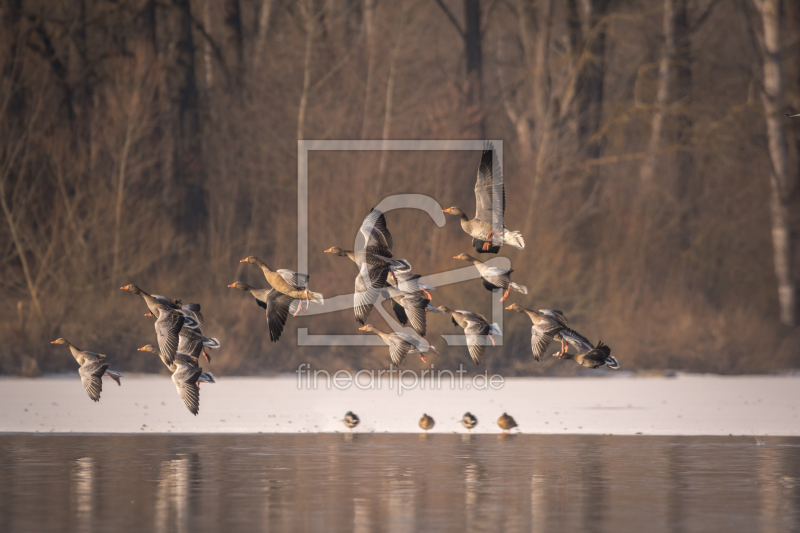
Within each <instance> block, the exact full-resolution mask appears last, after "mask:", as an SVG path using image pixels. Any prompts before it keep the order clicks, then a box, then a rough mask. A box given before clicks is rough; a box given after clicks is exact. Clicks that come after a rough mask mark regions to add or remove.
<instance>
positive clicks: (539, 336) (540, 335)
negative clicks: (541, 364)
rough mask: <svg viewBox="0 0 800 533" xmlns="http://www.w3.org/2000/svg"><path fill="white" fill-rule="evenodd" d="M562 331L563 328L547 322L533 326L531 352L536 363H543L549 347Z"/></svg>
mask: <svg viewBox="0 0 800 533" xmlns="http://www.w3.org/2000/svg"><path fill="white" fill-rule="evenodd" d="M560 330H561V326H559V325H557V324H553V323H552V322H550V321H547V320H544V321H542V322H540V323H538V324H535V325H533V326H531V350H532V351H533V358H534V359H535V360H536V361H541V359H542V356H543V355H544V353H545V352H546V351H547V347H548V346H550V343H551V342H553V338H554V337H555V335H556V333H558V332H559V331H560Z"/></svg>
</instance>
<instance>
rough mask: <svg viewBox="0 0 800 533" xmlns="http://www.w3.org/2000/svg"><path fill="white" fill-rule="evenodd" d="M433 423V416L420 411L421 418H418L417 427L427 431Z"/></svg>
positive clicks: (434, 422)
mask: <svg viewBox="0 0 800 533" xmlns="http://www.w3.org/2000/svg"><path fill="white" fill-rule="evenodd" d="M435 425H436V421H435V420H434V419H433V417H431V416H428V415H427V414H425V413H422V418H420V419H419V427H421V428H422V429H424V430H425V433H427V432H428V430H430V429H433V426H435Z"/></svg>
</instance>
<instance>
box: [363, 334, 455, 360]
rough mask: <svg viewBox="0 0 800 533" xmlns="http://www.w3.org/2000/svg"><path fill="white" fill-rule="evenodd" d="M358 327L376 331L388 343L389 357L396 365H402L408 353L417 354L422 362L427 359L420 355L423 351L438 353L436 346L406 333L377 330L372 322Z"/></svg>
mask: <svg viewBox="0 0 800 533" xmlns="http://www.w3.org/2000/svg"><path fill="white" fill-rule="evenodd" d="M358 329H360V330H362V331H370V332H372V333H377V334H378V336H379V337H380V338H381V339H383V342H385V343H386V344H388V345H389V357H391V359H392V363H394V364H395V365H396V366H400V365H402V364H403V361H405V358H406V355H408V354H413V353H416V354H419V358H420V359H422V362H423V363H427V362H428V360H427V359H425V356H423V355H422V354H423V353H425V352H433V353H436V354H438V353H439V352H437V351H436V348H434V347H433V346H431V345H430V344H428V343H427V342H426V341H425V339H421V338H418V337H415V336H413V335H409V334H408V333H402V332H400V333H397V332H394V333H386V332H385V331H381V330H379V329H378V328H376V327H375V326H373V325H372V324H366V325H364V326H362V327H360V328H358Z"/></svg>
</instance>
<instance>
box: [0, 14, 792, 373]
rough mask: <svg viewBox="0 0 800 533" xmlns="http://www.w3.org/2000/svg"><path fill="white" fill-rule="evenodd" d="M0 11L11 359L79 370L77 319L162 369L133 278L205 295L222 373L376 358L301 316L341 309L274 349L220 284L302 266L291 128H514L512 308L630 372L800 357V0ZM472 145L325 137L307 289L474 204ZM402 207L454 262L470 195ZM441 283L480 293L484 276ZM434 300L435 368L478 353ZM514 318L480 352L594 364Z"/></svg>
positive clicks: (291, 333)
mask: <svg viewBox="0 0 800 533" xmlns="http://www.w3.org/2000/svg"><path fill="white" fill-rule="evenodd" d="M0 26H1V27H0V208H1V209H2V215H1V218H0V220H2V222H0V373H2V374H21V375H29V376H33V375H38V374H40V373H42V372H53V371H63V370H67V369H74V365H75V363H74V361H73V360H72V358H71V357H69V355H68V354H67V353H66V352H65V351H64V350H60V349H56V348H54V347H52V346H50V344H49V341H51V340H53V339H55V338H57V337H60V336H63V337H66V338H68V339H69V340H70V341H72V342H73V343H75V344H76V345H77V346H80V347H81V348H83V349H88V350H93V351H97V352H101V353H106V354H108V355H109V356H110V357H113V359H112V360H113V366H114V368H116V369H118V370H121V371H126V370H127V371H157V370H158V369H159V367H161V366H162V365H161V362H160V361H158V359H157V358H155V357H153V356H151V355H149V354H143V353H141V352H137V351H136V348H138V347H140V346H142V345H144V344H146V343H152V342H153V341H154V331H153V326H152V319H148V318H145V317H143V316H142V315H143V314H144V312H145V311H146V308H145V305H144V303H143V301H142V300H141V298H139V297H138V296H133V295H131V294H129V293H127V292H124V291H120V290H119V287H120V286H121V285H124V284H128V283H135V284H137V285H139V286H140V287H142V288H143V289H144V290H146V291H149V292H151V293H157V294H166V295H169V296H172V297H176V298H181V299H183V301H184V302H200V303H201V304H202V306H203V312H204V315H205V319H206V327H205V328H204V332H205V333H206V334H208V335H210V336H214V337H217V338H219V340H220V341H221V343H222V348H221V349H220V350H216V351H214V352H213V353H212V355H213V356H214V359H213V361H212V363H211V364H206V365H204V366H205V367H207V369H208V370H212V371H214V372H215V373H220V374H226V373H227V374H268V373H276V372H291V371H293V370H294V369H296V368H297V365H298V364H299V363H301V362H306V363H311V364H312V366H313V367H314V368H323V367H324V368H330V369H333V368H351V369H356V368H386V367H387V366H388V362H389V359H388V351H387V349H386V348H385V347H380V348H379V347H375V348H355V347H354V348H347V347H330V348H327V347H325V348H322V347H300V348H298V347H297V341H296V339H297V333H296V327H297V326H301V327H307V328H309V333H315V334H319V333H347V334H357V333H358V331H357V330H356V327H357V326H358V324H357V323H356V322H355V321H354V319H353V313H352V310H348V311H342V312H339V313H335V314H330V315H324V316H317V317H302V316H300V317H298V318H291V317H290V318H289V322H288V324H287V328H286V331H285V332H284V334H283V338H282V339H281V341H280V342H279V343H277V344H273V343H270V342H269V336H268V333H267V328H266V319H265V316H264V312H263V310H262V309H261V308H259V307H257V306H256V304H255V302H254V301H253V299H252V298H251V297H250V296H249V295H248V294H245V293H242V292H239V291H236V290H235V289H229V288H227V287H226V285H227V284H229V283H232V282H233V281H236V280H241V281H244V282H247V283H250V284H252V285H254V286H257V287H263V286H265V281H264V279H263V276H262V275H261V273H260V271H259V270H258V269H256V268H255V267H251V266H249V265H241V264H239V263H238V261H239V259H242V258H244V257H246V256H248V255H255V256H258V257H260V258H261V259H263V260H264V261H265V262H266V263H267V264H268V265H270V266H271V267H273V268H292V269H294V268H295V267H296V261H297V257H296V254H297V251H296V242H297V240H296V239H297V237H296V231H297V228H296V225H297V222H296V221H297V207H296V206H297V193H296V184H297V140H298V139H484V138H485V139H502V140H503V141H504V145H503V148H504V176H505V181H506V187H507V191H508V209H507V213H506V223H507V225H508V227H509V228H510V229H517V230H521V231H522V233H523V235H524V237H525V241H526V249H525V250H523V251H518V250H515V249H513V248H511V247H509V246H507V247H504V248H503V250H502V255H505V256H507V257H509V259H510V260H511V262H512V265H513V268H514V269H515V272H514V276H513V277H514V280H515V281H517V282H518V283H521V284H524V285H527V287H528V290H529V293H528V296H526V297H523V296H522V295H519V294H516V293H512V296H511V297H510V301H511V302H518V303H520V304H522V305H525V306H528V307H532V308H534V309H538V308H542V307H550V308H555V309H561V310H562V311H564V312H565V313H566V314H567V316H568V317H570V323H571V325H572V326H573V327H574V328H575V329H577V330H578V331H580V332H582V333H583V334H585V335H587V336H588V337H589V338H590V339H592V341H594V342H596V341H597V340H598V339H602V340H603V341H604V342H606V343H607V344H609V345H610V346H611V347H612V349H613V354H614V355H615V356H616V357H617V359H618V360H619V362H620V363H621V365H622V367H623V368H626V369H635V370H648V369H654V370H657V369H667V368H670V369H680V370H688V371H710V372H722V373H741V372H772V371H781V370H785V369H788V368H794V367H798V366H800V348H799V347H800V332H798V328H797V327H796V323H797V302H796V293H797V290H798V289H797V283H798V277H800V269H799V268H798V267H799V266H800V242H798V236H799V235H800V232H799V231H798V229H799V228H798V225H800V216H798V214H799V213H800V210H798V202H799V201H800V200H799V195H798V187H797V183H798V172H799V171H800V165H799V164H798V155H800V118H797V119H790V118H788V117H786V113H797V112H798V111H799V110H800V4H798V3H797V2H793V1H788V0H784V1H781V0H723V1H720V0H391V1H390V0H339V1H335V0H297V1H289V0H224V1H223V0H218V1H216V2H212V1H211V0H5V1H4V2H2V4H0ZM479 159H480V152H477V151H476V152H474V153H472V152H461V153H459V152H446V153H439V152H392V153H387V152H384V153H381V152H369V153H367V152H358V153H356V152H312V154H311V157H310V160H309V184H310V190H309V200H310V210H311V217H310V219H311V225H310V229H309V235H310V241H311V249H310V251H309V257H310V259H309V270H310V272H309V274H310V275H311V284H310V286H311V288H312V290H315V291H319V292H322V293H323V294H325V296H326V297H327V296H334V295H337V294H343V293H346V292H352V290H353V280H354V278H355V274H356V268H355V266H354V265H353V264H352V263H351V262H350V261H348V260H346V259H341V258H337V257H331V256H330V255H326V254H324V253H322V252H323V250H325V249H326V248H328V247H330V246H342V247H345V248H350V247H351V246H352V242H353V239H354V235H355V232H356V231H357V229H358V226H359V224H360V222H361V220H362V218H363V217H364V216H365V215H366V213H367V212H368V211H369V209H370V208H371V207H372V206H374V205H376V204H377V203H378V201H379V200H380V199H381V198H383V197H384V196H386V195H389V194H395V193H404V192H415V193H422V194H429V195H431V196H432V197H433V198H435V199H436V200H437V201H438V202H439V203H440V204H442V206H443V207H448V206H451V205H457V206H460V207H461V208H462V209H464V210H465V211H467V212H468V213H469V214H470V216H472V214H473V213H474V196H473V192H472V188H473V184H474V180H475V173H476V169H477V166H478V161H479ZM387 219H388V224H389V229H390V230H391V231H392V233H393V235H394V241H395V257H404V258H406V259H408V260H409V261H410V262H411V263H412V265H413V266H414V271H415V272H418V273H422V274H428V273H435V272H441V271H443V270H446V269H450V268H460V267H463V264H461V263H459V262H458V261H455V260H453V259H452V257H453V256H454V255H456V254H458V253H461V252H467V253H469V251H470V239H469V237H468V236H467V235H465V234H464V233H463V232H462V230H461V229H460V227H459V225H458V223H457V220H456V219H455V218H452V217H448V223H447V225H446V226H445V227H444V228H437V227H436V226H435V225H434V224H433V223H432V222H431V221H430V219H429V217H427V216H426V215H424V214H422V213H421V212H419V211H410V210H409V211H394V212H391V213H389V214H387ZM485 257H486V256H484V258H485ZM434 304H435V305H439V304H447V305H449V306H451V307H455V308H467V309H470V310H474V311H478V312H482V313H484V314H487V315H489V314H490V311H491V308H490V298H489V295H488V293H486V291H485V289H484V288H483V287H482V285H481V284H480V282H478V281H472V282H469V283H462V284H458V285H451V286H448V287H443V288H440V289H439V290H437V291H436V292H435V293H434ZM371 319H372V322H373V323H374V324H375V325H377V326H378V327H385V324H383V322H382V320H381V319H380V318H379V317H378V315H377V313H375V312H373V314H372V317H371ZM428 323H429V326H428V337H427V338H428V340H429V341H430V342H432V343H433V344H434V345H436V346H437V347H438V348H439V350H440V351H441V352H442V355H441V357H438V358H434V360H433V362H435V363H437V366H439V367H442V368H452V367H456V366H457V365H458V364H459V363H464V364H465V367H470V368H472V367H471V362H470V361H469V358H468V355H467V351H466V348H465V347H455V346H454V347H445V345H444V341H443V340H442V339H441V338H440V337H439V335H440V334H442V333H446V334H455V333H460V331H461V330H456V329H455V328H454V327H453V325H452V324H451V323H450V320H449V318H447V317H445V318H443V317H442V315H429V316H428ZM365 334H366V333H365ZM504 341H505V346H503V347H502V348H494V349H493V348H489V349H488V350H487V356H486V358H485V360H484V365H486V366H488V369H489V370H490V371H491V372H503V373H504V374H505V375H542V374H544V375H567V374H571V373H574V372H576V371H577V369H579V368H580V367H578V366H577V365H574V364H571V363H568V362H565V361H558V360H553V358H548V359H550V360H547V361H543V362H542V363H536V362H535V361H533V358H532V357H531V352H530V344H529V343H530V322H529V320H528V318H527V317H525V316H522V315H519V314H516V313H513V312H511V311H506V314H505V327H504ZM555 349H556V347H555V346H553V347H551V352H553V351H555ZM420 364H421V363H420V362H419V359H418V358H416V357H414V358H409V360H408V362H407V363H406V367H408V368H415V367H418V366H419V365H420ZM483 369H484V368H483V366H482V367H481V368H480V370H481V371H482V370H483ZM162 371H163V369H162Z"/></svg>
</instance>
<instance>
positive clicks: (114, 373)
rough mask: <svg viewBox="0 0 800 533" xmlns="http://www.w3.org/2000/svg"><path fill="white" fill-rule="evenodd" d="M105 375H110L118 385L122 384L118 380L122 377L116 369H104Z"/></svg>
mask: <svg viewBox="0 0 800 533" xmlns="http://www.w3.org/2000/svg"><path fill="white" fill-rule="evenodd" d="M106 375H107V376H108V377H110V378H111V379H113V380H114V381H116V382H117V385H120V386H121V385H122V382H121V381H120V380H119V378H121V377H122V373H120V372H117V371H116V370H108V369H106Z"/></svg>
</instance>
